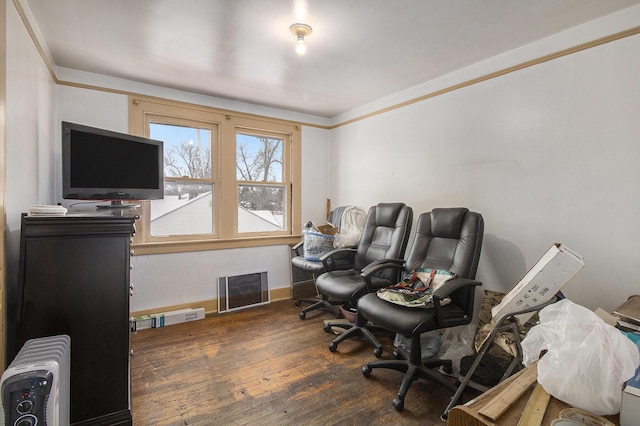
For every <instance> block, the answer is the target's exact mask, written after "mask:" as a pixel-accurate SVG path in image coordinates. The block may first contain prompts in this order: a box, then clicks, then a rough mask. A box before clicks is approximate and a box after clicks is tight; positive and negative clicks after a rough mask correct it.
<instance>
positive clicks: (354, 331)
mask: <svg viewBox="0 0 640 426" xmlns="http://www.w3.org/2000/svg"><path fill="white" fill-rule="evenodd" d="M332 326H333V327H338V328H343V329H345V331H344V332H343V333H342V334H340V335H339V336H338V337H336V338H335V339H333V342H331V343H330V344H329V350H330V351H331V352H336V351H337V350H338V345H339V344H340V343H341V342H342V341H344V340H346V339H350V338H352V337H363V338H364V339H365V340H366V341H367V342H369V343H371V344H372V345H373V346H374V347H375V349H374V350H373V354H374V355H375V356H376V358H380V357H381V356H382V350H383V348H382V344H381V343H380V342H379V341H378V339H377V338H376V336H375V335H374V333H378V334H385V335H390V336H391V335H393V333H391V332H390V331H388V330H384V329H382V328H378V327H373V326H371V325H365V326H359V325H357V324H345V323H341V324H332Z"/></svg>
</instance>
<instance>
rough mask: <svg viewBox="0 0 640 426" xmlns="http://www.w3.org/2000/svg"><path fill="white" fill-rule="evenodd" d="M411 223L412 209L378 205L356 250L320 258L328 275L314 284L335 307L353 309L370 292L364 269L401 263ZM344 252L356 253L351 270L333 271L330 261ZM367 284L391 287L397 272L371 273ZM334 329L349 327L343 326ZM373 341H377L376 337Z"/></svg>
mask: <svg viewBox="0 0 640 426" xmlns="http://www.w3.org/2000/svg"><path fill="white" fill-rule="evenodd" d="M412 220H413V210H412V209H411V207H409V206H407V205H405V204H404V203H381V204H378V205H376V206H373V207H371V208H370V209H369V212H368V213H367V220H366V223H365V226H364V230H363V232H362V237H361V238H360V242H359V243H358V247H357V248H355V249H354V248H352V249H338V250H334V251H331V252H329V253H327V254H326V255H324V256H322V257H321V260H322V262H323V264H324V266H325V269H326V270H327V272H325V273H324V274H322V275H320V276H319V277H318V279H317V281H316V285H317V287H318V291H319V292H320V294H322V296H323V298H326V299H327V300H330V301H332V303H335V304H345V303H350V304H351V305H353V306H355V304H356V302H357V300H358V299H359V298H360V297H361V296H362V295H364V294H366V293H367V291H371V290H368V288H367V285H366V284H365V280H364V278H363V276H362V273H363V271H364V270H366V269H367V268H369V267H372V266H373V265H375V264H377V263H379V262H382V261H385V262H396V263H398V264H402V263H403V262H404V252H405V250H406V248H407V241H408V239H409V233H410V231H411V223H412ZM344 253H355V260H354V266H353V268H351V269H348V270H335V268H334V266H333V264H334V263H335V262H334V260H333V259H335V258H336V257H338V256H343V255H344ZM369 281H370V284H369V286H370V287H371V289H373V290H377V289H378V288H382V287H387V286H389V285H393V284H395V283H396V282H398V271H397V270H396V271H393V270H385V271H381V272H380V273H377V274H373V275H372V276H371V277H370V278H369ZM335 326H338V327H343V328H349V327H350V325H346V324H335ZM327 330H328V329H327V328H325V331H327ZM367 337H368V336H367ZM374 341H375V342H377V340H375V338H374ZM372 343H374V342H373V341H372ZM374 344H375V343H374ZM378 345H379V343H378ZM332 350H333V349H332Z"/></svg>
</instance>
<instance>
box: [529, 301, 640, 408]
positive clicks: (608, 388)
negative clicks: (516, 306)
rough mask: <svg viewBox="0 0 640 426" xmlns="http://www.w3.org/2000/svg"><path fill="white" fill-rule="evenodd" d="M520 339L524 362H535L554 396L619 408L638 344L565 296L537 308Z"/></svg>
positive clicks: (540, 380)
mask: <svg viewBox="0 0 640 426" xmlns="http://www.w3.org/2000/svg"><path fill="white" fill-rule="evenodd" d="M539 316H540V324H538V325H536V326H534V327H532V328H531V330H529V333H527V336H526V337H525V339H524V340H523V341H522V352H523V364H524V365H526V366H529V365H531V364H532V363H534V362H535V361H536V360H538V357H539V355H540V351H541V350H544V349H546V350H547V353H546V354H545V355H544V356H543V357H541V358H540V361H539V362H538V383H540V384H541V385H542V386H543V387H544V389H545V390H546V391H547V392H548V393H549V394H551V395H553V396H554V397H556V398H557V399H559V400H561V401H564V402H566V403H567V404H570V405H573V406H574V407H577V408H582V409H584V410H589V411H591V412H593V413H595V414H598V415H609V414H616V413H619V412H620V402H621V400H622V385H623V384H624V382H625V381H627V379H629V378H631V376H633V374H634V373H635V370H636V367H637V366H638V363H640V355H639V354H638V348H637V346H636V345H635V344H634V343H633V342H632V341H631V340H630V339H629V338H627V337H626V336H624V335H623V334H622V333H621V332H620V331H619V330H617V329H616V328H615V327H612V326H610V325H608V324H606V323H605V322H604V321H603V320H602V319H600V317H598V316H597V315H596V314H594V313H593V312H591V311H590V310H589V309H587V308H585V307H583V306H580V305H577V304H575V303H573V302H571V301H570V300H568V299H564V300H560V301H559V302H557V303H554V304H552V305H549V306H547V307H546V308H544V309H542V310H541V311H540V314H539Z"/></svg>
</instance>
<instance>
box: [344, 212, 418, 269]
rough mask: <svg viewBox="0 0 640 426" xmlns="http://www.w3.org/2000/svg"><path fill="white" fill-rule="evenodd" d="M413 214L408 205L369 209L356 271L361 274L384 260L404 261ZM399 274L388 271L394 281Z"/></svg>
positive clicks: (357, 256)
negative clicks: (372, 263)
mask: <svg viewBox="0 0 640 426" xmlns="http://www.w3.org/2000/svg"><path fill="white" fill-rule="evenodd" d="M412 221H413V210H412V209H411V207H409V206H407V205H405V204H404V203H380V204H378V205H376V206H373V207H371V208H370V209H369V212H368V213H367V221H366V223H365V225H364V231H363V232H362V237H361V238H360V242H359V243H358V248H357V254H356V259H355V269H356V270H357V271H359V270H361V269H362V268H364V267H365V266H367V265H368V264H370V263H371V262H374V261H376V260H381V259H402V258H404V252H405V250H406V248H407V241H408V240H409V233H410V231H411V223H412ZM396 275H397V272H394V271H386V272H385V273H384V275H383V276H384V277H385V278H387V279H389V280H391V281H393V280H394V279H395V277H396Z"/></svg>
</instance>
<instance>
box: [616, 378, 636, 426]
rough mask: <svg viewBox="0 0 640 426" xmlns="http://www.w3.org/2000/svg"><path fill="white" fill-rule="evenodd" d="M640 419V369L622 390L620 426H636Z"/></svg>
mask: <svg viewBox="0 0 640 426" xmlns="http://www.w3.org/2000/svg"><path fill="white" fill-rule="evenodd" d="M638 419H640V367H638V369H637V370H636V374H635V375H634V376H633V377H632V378H631V379H629V380H628V381H627V384H626V385H625V386H624V389H623V390H622V405H621V406H620V426H635V425H637V424H638Z"/></svg>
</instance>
